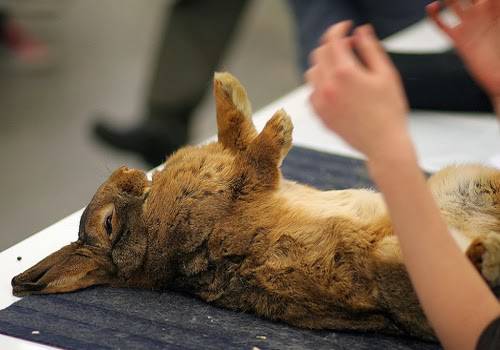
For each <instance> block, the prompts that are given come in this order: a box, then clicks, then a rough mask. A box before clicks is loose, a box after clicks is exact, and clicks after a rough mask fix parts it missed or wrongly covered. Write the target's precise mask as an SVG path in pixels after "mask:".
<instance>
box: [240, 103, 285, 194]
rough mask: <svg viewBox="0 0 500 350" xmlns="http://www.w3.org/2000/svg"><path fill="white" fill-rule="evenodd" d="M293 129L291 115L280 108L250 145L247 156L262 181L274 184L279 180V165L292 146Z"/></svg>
mask: <svg viewBox="0 0 500 350" xmlns="http://www.w3.org/2000/svg"><path fill="white" fill-rule="evenodd" d="M292 131H293V124H292V121H291V119H290V117H289V116H288V114H286V112H285V111H284V110H283V109H280V110H279V111H277V112H276V113H274V115H273V117H272V118H271V119H270V120H269V121H268V122H267V123H266V126H264V129H262V131H261V132H260V134H259V135H258V136H257V137H256V138H255V139H254V140H253V141H252V143H251V144H250V146H249V147H248V150H247V154H246V156H247V157H248V158H249V159H250V160H251V163H252V164H253V166H254V167H255V168H256V171H257V174H259V180H260V182H261V183H263V184H265V185H270V186H272V185H274V184H276V183H277V182H278V180H279V178H280V172H279V167H280V166H281V163H282V162H283V159H284V158H285V157H286V155H287V154H288V151H289V150H290V148H291V147H292Z"/></svg>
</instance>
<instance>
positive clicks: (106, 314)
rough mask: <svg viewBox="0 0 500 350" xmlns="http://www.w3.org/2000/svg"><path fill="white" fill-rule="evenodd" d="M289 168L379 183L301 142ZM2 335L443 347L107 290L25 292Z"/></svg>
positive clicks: (332, 185)
mask: <svg viewBox="0 0 500 350" xmlns="http://www.w3.org/2000/svg"><path fill="white" fill-rule="evenodd" d="M283 173H284V174H285V177H287V178H289V179H293V180H296V181H300V182H302V183H306V184H310V185H314V186H316V187H318V188H321V189H343V188H352V187H370V186H372V184H371V182H370V180H369V178H368V175H367V172H366V169H365V167H364V164H363V162H362V161H359V160H355V159H352V158H346V157H341V156H336V155H331V154H326V153H321V152H317V151H313V150H309V149H305V148H300V147H294V148H293V149H292V150H291V151H290V153H289V155H288V157H287V158H286V160H285V161H284V163H283ZM75 239H76V232H75ZM33 331H38V333H37V332H35V333H32V332H33ZM0 333H4V334H8V335H12V336H15V337H19V338H23V339H28V340H32V341H36V342H40V343H45V344H49V345H53V346H57V347H61V348H67V349H148V350H152V349H248V350H251V349H252V348H253V347H256V348H258V349H353V350H357V349H359V350H362V349H384V350H385V349H398V350H399V349H401V350H403V349H423V350H431V349H432V350H435V349H441V347H440V346H439V345H437V344H434V343H425V342H421V341H418V340H415V339H411V338H400V337H389V336H384V335H380V334H373V333H370V334H367V333H348V332H332V331H321V332H319V331H308V330H303V329H298V328H293V327H290V326H288V325H286V324H282V323H276V322H271V321H267V320H264V319H261V318H259V317H257V316H255V315H251V314H244V313H237V312H233V311H228V310H224V309H220V308H217V307H214V306H211V305H209V304H207V303H205V302H203V301H200V300H198V299H196V298H194V297H191V296H189V295H182V294H178V293H172V292H163V293H159V292H151V291H145V290H133V289H111V288H104V287H95V288H89V289H86V290H83V291H79V292H76V293H68V294H58V295H45V296H29V297H25V298H23V299H22V300H20V301H18V302H16V303H15V304H13V305H11V306H10V307H8V308H7V309H4V310H2V311H0Z"/></svg>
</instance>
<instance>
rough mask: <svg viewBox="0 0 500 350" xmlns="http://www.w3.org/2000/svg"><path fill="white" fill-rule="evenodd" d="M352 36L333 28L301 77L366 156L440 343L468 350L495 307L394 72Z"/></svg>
mask: <svg viewBox="0 0 500 350" xmlns="http://www.w3.org/2000/svg"><path fill="white" fill-rule="evenodd" d="M349 28H350V23H349V22H342V23H339V24H337V25H335V26H333V27H332V28H331V29H330V30H329V31H328V32H327V33H326V34H325V36H324V39H323V45H322V46H321V47H320V48H319V49H317V50H316V51H315V52H314V53H313V55H312V63H313V66H312V68H311V69H310V70H309V71H308V72H307V74H306V78H307V80H308V81H309V82H310V83H311V85H312V87H313V93H312V95H311V103H312V106H313V108H314V109H315V110H316V112H317V114H318V115H319V116H320V118H321V119H322V121H323V122H324V123H325V125H326V126H327V127H328V128H330V129H332V130H334V131H335V132H337V133H338V134H339V135H340V136H342V137H343V138H344V139H345V140H346V141H347V142H349V143H350V144H351V145H352V146H353V147H355V148H357V149H358V150H359V151H361V152H363V153H364V154H365V155H366V156H367V158H368V167H369V170H370V173H371V175H372V177H373V179H374V180H375V182H376V183H377V185H378V186H379V188H380V190H381V191H382V193H383V195H384V197H385V200H386V203H387V206H388V209H389V213H390V215H391V218H392V221H393V223H394V227H395V231H396V234H397V235H398V237H399V240H400V244H401V248H402V252H403V256H404V260H405V264H406V266H407V269H408V272H409V274H410V278H411V280H412V283H413V285H414V287H415V290H416V292H417V295H418V297H419V300H420V302H421V304H422V306H423V308H424V311H425V313H426V315H427V317H428V319H429V320H430V322H431V324H432V325H433V327H434V329H435V331H436V333H437V335H438V337H439V339H440V340H441V342H442V343H443V345H444V346H445V347H446V348H450V349H473V348H474V347H475V344H476V343H477V341H478V338H479V336H480V334H481V332H482V331H483V330H484V328H485V327H486V326H487V324H488V323H489V322H491V321H492V320H493V319H494V318H495V317H496V316H498V315H500V306H499V304H498V302H497V300H496V299H495V297H494V296H493V294H492V293H491V291H490V290H489V289H488V287H487V285H486V284H485V282H484V281H483V280H482V279H481V277H480V276H479V275H478V273H477V272H476V271H475V269H474V268H473V266H472V265H471V263H470V262H469V261H468V260H467V258H466V257H465V255H464V254H463V253H461V252H460V250H459V248H458V246H457V245H456V244H455V242H454V240H453V239H452V237H451V236H450V234H449V233H448V229H447V227H446V225H445V223H444V221H443V219H442V218H441V215H440V213H439V211H438V208H437V205H436V203H435V202H434V199H433V198H432V195H431V192H430V189H429V188H428V186H427V184H426V182H425V179H424V176H423V175H422V173H421V171H420V169H419V167H418V164H417V160H416V155H415V150H414V147H413V145H412V143H411V140H410V137H409V134H408V131H407V125H406V113H407V103H406V99H405V97H404V93H403V90H402V87H401V82H400V78H399V75H398V74H397V71H396V70H395V68H394V67H393V66H392V64H391V62H390V60H389V58H388V57H387V55H386V54H385V52H384V51H383V49H382V47H381V45H380V44H379V42H378V41H377V39H376V38H375V36H374V33H373V30H372V29H371V27H369V26H364V27H361V28H358V29H357V30H356V31H355V33H354V35H353V36H352V37H346V33H347V32H348V30H349ZM353 46H354V47H355V49H356V51H357V52H358V54H359V57H360V59H361V60H362V62H360V60H359V59H358V58H357V57H356V56H355V55H354V54H353V52H352V47H353Z"/></svg>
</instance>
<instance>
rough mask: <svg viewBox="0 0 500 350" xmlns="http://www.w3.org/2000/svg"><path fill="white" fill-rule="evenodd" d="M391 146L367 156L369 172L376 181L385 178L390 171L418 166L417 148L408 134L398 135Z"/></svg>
mask: <svg viewBox="0 0 500 350" xmlns="http://www.w3.org/2000/svg"><path fill="white" fill-rule="evenodd" d="M389 144H390V147H386V148H385V149H383V150H382V151H381V152H378V153H373V154H370V155H367V156H368V160H367V167H368V171H369V172H370V175H371V176H372V178H373V179H374V180H375V181H377V179H378V178H380V177H384V176H385V175H386V173H387V172H388V171H390V172H392V171H393V170H395V169H398V168H402V167H404V168H408V167H413V166H416V165H417V154H416V151H415V147H414V146H413V143H412V141H411V139H410V136H409V135H408V134H402V135H398V137H397V138H396V139H395V140H394V141H391V142H390V143H389Z"/></svg>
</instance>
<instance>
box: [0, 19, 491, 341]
mask: <svg viewBox="0 0 500 350" xmlns="http://www.w3.org/2000/svg"><path fill="white" fill-rule="evenodd" d="M384 44H385V46H386V47H387V48H389V49H391V50H393V51H413V52H425V51H440V50H444V49H446V48H448V47H449V42H448V41H447V40H446V39H445V38H444V37H443V36H442V35H441V34H440V33H438V32H437V30H436V29H434V28H433V26H432V25H431V24H430V23H429V22H428V21H427V20H425V21H422V22H421V23H418V24H417V25H415V26H413V27H411V28H409V29H407V30H405V31H403V32H401V33H399V34H397V35H396V36H395V37H393V38H390V39H389V40H386V42H385V43H384ZM309 92H310V89H309V88H308V87H307V86H302V87H299V88H298V89H296V90H294V91H292V92H291V93H289V94H288V95H286V96H284V97H283V98H280V99H279V100H277V101H275V102H273V103H271V104H270V105H268V106H267V107H265V108H263V109H262V110H260V111H259V112H257V113H255V115H254V121H255V124H256V126H257V128H258V129H260V128H262V127H263V126H264V124H265V122H266V121H267V120H268V119H269V118H270V117H271V115H272V114H273V113H274V112H275V111H276V110H277V109H279V108H284V109H285V110H286V111H287V112H288V113H289V114H290V116H291V117H292V120H293V123H294V126H295V128H294V133H293V137H294V144H295V145H300V146H305V147H309V148H312V149H316V150H320V151H326V152H332V153H337V154H342V155H347V156H352V157H361V155H360V154H359V153H358V152H356V151H354V150H353V149H352V148H350V147H349V146H347V145H346V144H345V143H344V142H343V141H342V140H340V139H339V138H338V137H337V136H335V135H334V134H332V133H330V132H328V131H327V130H325V128H324V127H323V126H322V125H321V123H320V122H319V120H318V119H317V118H315V116H314V113H313V112H312V110H311V109H310V107H309V104H308V96H309ZM250 98H251V96H250ZM409 124H410V131H411V134H412V137H413V140H414V141H415V144H416V147H417V151H418V154H419V159H420V164H421V166H422V167H423V168H424V169H425V170H428V171H436V170H438V169H439V168H442V167H443V166H446V165H448V164H451V163H463V162H480V163H484V164H488V165H493V166H496V167H498V168H500V134H499V124H498V122H497V121H496V118H495V117H494V116H493V115H488V114H471V113H467V114H466V113H463V114H459V113H453V114H451V113H438V112H432V111H429V112H412V113H411V115H410V118H409ZM82 211H83V209H82V210H80V211H77V212H75V213H73V214H71V215H69V216H68V217H66V218H64V219H62V220H61V221H59V222H57V223H55V224H53V225H51V226H49V227H47V228H46V229H44V230H42V231H40V232H38V233H36V234H34V235H32V236H31V237H29V238H27V239H25V240H24V241H22V242H20V243H18V244H16V245H14V246H12V247H11V248H9V249H7V250H5V251H3V252H2V253H0V266H2V269H1V270H0V309H3V308H5V307H7V306H9V305H10V304H12V303H13V302H15V301H16V300H18V298H16V297H14V296H12V289H11V286H10V280H11V279H12V277H13V276H15V275H17V274H18V273H20V272H22V271H24V270H25V269H27V268H29V267H30V266H32V265H33V264H35V263H36V262H38V261H39V260H41V259H42V258H44V257H45V256H47V255H48V254H50V253H52V252H53V251H55V250H57V249H59V248H60V247H61V246H63V245H65V244H68V243H69V242H71V241H74V240H75V239H76V237H77V232H78V223H79V219H80V215H81V213H82ZM18 257H21V258H22V259H21V260H19V261H18ZM0 348H1V349H12V350H34V349H54V348H53V347H48V346H44V345H40V344H36V343H32V342H28V341H24V340H20V339H16V338H12V337H8V336H3V335H0Z"/></svg>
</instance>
